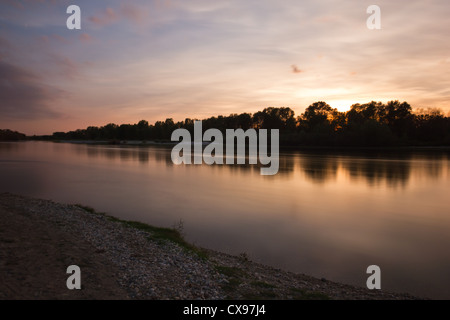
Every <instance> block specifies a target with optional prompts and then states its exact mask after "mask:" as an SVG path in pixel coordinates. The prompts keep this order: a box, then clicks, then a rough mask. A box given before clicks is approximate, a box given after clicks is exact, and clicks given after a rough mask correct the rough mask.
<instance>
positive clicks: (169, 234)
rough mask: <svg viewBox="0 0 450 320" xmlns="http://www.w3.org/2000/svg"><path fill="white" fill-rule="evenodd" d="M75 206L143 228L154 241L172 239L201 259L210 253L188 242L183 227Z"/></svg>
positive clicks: (139, 228)
mask: <svg viewBox="0 0 450 320" xmlns="http://www.w3.org/2000/svg"><path fill="white" fill-rule="evenodd" d="M75 206H77V207H79V208H81V209H83V210H85V211H87V212H89V213H92V214H99V215H103V216H105V217H106V218H107V219H108V220H109V221H113V222H117V223H121V224H122V225H124V226H126V227H128V228H133V229H138V230H142V231H145V232H148V233H149V237H148V239H149V240H153V241H157V242H161V243H162V242H164V241H170V242H173V243H175V244H177V245H179V246H180V247H182V248H183V249H185V250H187V251H189V252H192V253H194V254H196V255H197V256H198V257H200V258H201V259H207V258H208V254H207V253H206V252H205V251H204V250H202V249H200V248H198V247H196V246H194V245H192V244H190V243H189V242H187V241H186V240H185V239H184V237H183V235H182V233H181V229H176V228H161V227H155V226H152V225H149V224H146V223H142V222H138V221H128V220H122V219H118V218H116V217H112V216H109V215H107V214H105V213H99V212H97V211H95V209H93V208H91V207H86V206H83V205H79V204H76V205H75Z"/></svg>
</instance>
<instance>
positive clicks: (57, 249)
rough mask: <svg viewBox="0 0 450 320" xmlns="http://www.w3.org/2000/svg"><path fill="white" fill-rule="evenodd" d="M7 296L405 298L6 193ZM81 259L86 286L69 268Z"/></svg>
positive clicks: (1, 274)
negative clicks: (72, 280) (74, 280)
mask: <svg viewBox="0 0 450 320" xmlns="http://www.w3.org/2000/svg"><path fill="white" fill-rule="evenodd" d="M0 215H1V217H0V249H1V250H0V299H6V300H15V299H19V300H21V299H71V300H72V299H73V300H77V299H88V300H90V299H92V300H97V299H100V300H102V299H118V300H129V299H132V300H135V299H136V300H137V299H152V300H197V299H200V300H224V299H234V300H260V299H261V300H328V299H332V300H355V299H356V300H361V299H362V300H372V299H376V300H405V299H421V298H418V297H414V296H412V295H409V294H406V293H405V294H400V293H393V292H385V291H383V290H368V289H366V288H362V287H355V286H351V285H347V284H341V283H336V282H332V281H329V280H326V279H317V278H314V277H311V276H308V275H304V274H296V273H292V272H288V271H284V270H281V269H277V268H273V267H269V266H266V265H262V264H259V263H256V262H252V261H250V260H248V257H246V256H245V255H243V256H232V255H229V254H225V253H221V252H217V251H214V250H209V249H203V248H199V247H196V246H193V245H191V244H189V243H187V242H185V241H184V239H183V238H182V237H181V236H180V232H179V231H177V230H175V229H166V228H158V227H153V226H150V225H146V224H143V223H138V222H131V221H125V220H120V219H117V218H114V217H111V216H108V215H106V214H103V213H96V212H95V211H94V210H93V209H91V208H87V207H83V206H82V205H73V204H72V205H69V204H61V203H57V202H53V201H50V200H42V199H36V198H29V197H24V196H18V195H13V194H10V193H2V194H0ZM73 264H75V265H78V266H79V267H80V269H81V274H82V282H81V283H82V289H81V290H68V289H67V287H66V280H67V278H68V277H69V275H67V274H66V273H65V271H66V268H67V267H68V266H69V265H73Z"/></svg>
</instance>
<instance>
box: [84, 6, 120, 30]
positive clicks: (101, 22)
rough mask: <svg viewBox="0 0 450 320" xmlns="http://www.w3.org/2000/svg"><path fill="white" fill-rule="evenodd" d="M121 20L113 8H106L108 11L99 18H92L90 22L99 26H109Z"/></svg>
mask: <svg viewBox="0 0 450 320" xmlns="http://www.w3.org/2000/svg"><path fill="white" fill-rule="evenodd" d="M118 20H119V15H118V14H117V13H116V12H115V11H114V9H112V8H106V10H105V11H104V12H102V13H100V14H99V15H98V16H92V17H90V18H89V21H91V22H93V23H94V24H96V25H98V26H107V25H110V24H112V23H114V22H116V21H118Z"/></svg>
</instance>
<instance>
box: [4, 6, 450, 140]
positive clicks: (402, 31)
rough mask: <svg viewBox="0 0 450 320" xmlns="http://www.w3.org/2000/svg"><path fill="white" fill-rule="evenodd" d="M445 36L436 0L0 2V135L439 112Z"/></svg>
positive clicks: (446, 93) (448, 102)
mask: <svg viewBox="0 0 450 320" xmlns="http://www.w3.org/2000/svg"><path fill="white" fill-rule="evenodd" d="M71 4H77V5H79V6H80V8H81V20H82V22H81V30H68V29H67V27H66V20H67V18H68V17H69V14H67V13H66V9H67V7H68V6H69V5H71ZM371 4H377V5H378V6H380V8H381V23H382V24H381V26H382V29H381V30H369V29H368V28H367V26H366V20H367V18H368V17H369V14H367V13H366V9H367V7H368V6H369V5H371ZM449 34H450V2H449V1H448V0H412V1H403V0H402V1H387V0H377V1H372V0H370V1H366V0H348V1H342V0H341V1H335V0H292V1H291V0H284V1H275V0H245V1H244V0H227V1H225V0H154V1H152V0H137V1H127V0H108V1H75V0H70V1H64V0H61V1H59V0H53V1H52V0H40V1H39V0H21V1H16V0H0V128H1V129H6V128H9V129H12V130H17V131H21V132H24V133H26V134H51V133H53V132H54V131H69V130H74V129H78V128H86V127H87V126H90V125H96V126H99V125H105V124H107V123H110V122H114V123H118V124H121V123H136V122H138V121H139V120H141V119H146V120H148V121H149V122H150V123H153V122H154V121H156V120H164V119H165V118H169V117H171V118H174V120H175V121H179V120H184V118H186V117H190V118H206V117H210V116H214V115H219V114H223V115H228V114H230V113H241V112H256V111H258V110H262V109H263V108H265V107H269V106H273V107H282V106H284V107H291V108H292V109H294V110H295V112H296V115H300V114H301V113H302V112H303V111H304V109H305V108H306V107H307V106H308V105H310V104H311V103H313V102H315V101H319V100H323V101H326V102H328V103H329V104H330V105H331V106H332V107H336V108H339V109H340V110H344V109H345V107H349V106H350V105H351V104H353V103H356V102H361V103H364V102H369V101H371V100H376V101H388V100H392V99H396V100H397V99H398V100H401V101H408V102H409V103H410V104H411V105H412V106H413V107H421V108H426V107H439V108H441V109H443V110H444V111H445V112H448V111H450V39H449V38H450V36H449Z"/></svg>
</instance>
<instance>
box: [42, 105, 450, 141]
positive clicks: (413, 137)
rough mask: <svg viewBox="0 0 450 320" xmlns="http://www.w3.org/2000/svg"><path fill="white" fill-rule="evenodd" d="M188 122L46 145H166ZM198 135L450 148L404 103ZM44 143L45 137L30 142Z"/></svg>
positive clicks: (206, 123) (446, 126) (441, 121)
mask: <svg viewBox="0 0 450 320" xmlns="http://www.w3.org/2000/svg"><path fill="white" fill-rule="evenodd" d="M194 120H195V119H190V118H186V119H185V120H184V121H179V122H174V120H173V119H172V118H168V119H166V120H165V121H156V122H155V123H154V124H149V123H148V122H147V121H146V120H141V121H139V122H138V123H136V124H122V125H117V124H114V123H110V124H107V125H105V126H102V127H94V126H91V127H88V128H86V129H79V130H75V131H70V132H55V133H53V135H52V136H48V137H46V138H47V139H51V140H101V141H105V140H107V141H111V142H120V141H123V140H144V141H167V140H170V138H171V134H172V132H173V131H174V130H175V129H178V128H185V129H187V130H189V131H190V132H191V133H193V130H194ZM202 122H203V130H207V129H210V128H216V129H219V130H221V131H222V132H225V130H226V129H238V128H241V129H244V130H247V129H250V128H255V129H279V130H280V144H281V145H285V146H356V147H365V146H370V147H381V146H400V145H405V146H408V145H418V146H421V145H423V146H439V145H446V146H449V145H450V118H449V117H447V116H445V115H444V114H443V113H442V112H441V111H440V110H437V109H433V110H428V111H425V112H424V111H422V112H413V111H412V108H411V106H410V105H409V104H408V103H407V102H400V101H398V100H395V101H389V102H387V103H382V102H375V101H372V102H369V103H365V104H354V105H352V106H351V108H350V110H348V111H346V112H340V111H338V110H337V109H335V108H332V107H331V106H330V105H328V104H327V103H326V102H323V101H318V102H315V103H313V104H311V105H310V106H308V108H306V110H305V112H303V113H302V114H301V115H300V116H297V117H296V116H295V113H294V111H293V110H292V109H290V108H286V107H280V108H274V107H269V108H265V109H264V110H262V111H258V112H256V113H254V114H251V113H241V114H230V115H229V116H217V117H210V118H208V119H203V120H202ZM35 138H45V137H35Z"/></svg>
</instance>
